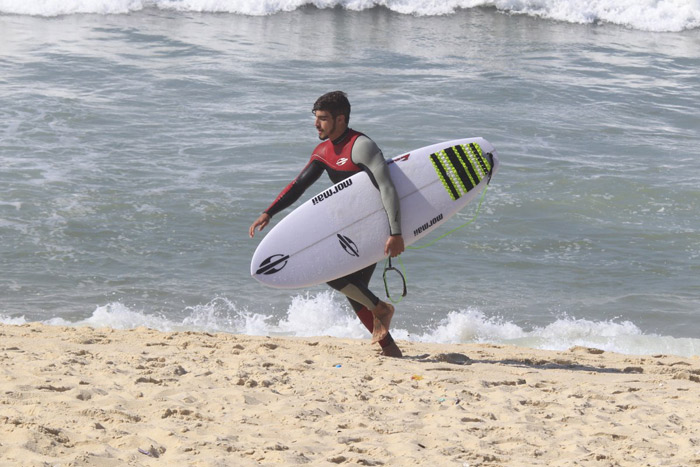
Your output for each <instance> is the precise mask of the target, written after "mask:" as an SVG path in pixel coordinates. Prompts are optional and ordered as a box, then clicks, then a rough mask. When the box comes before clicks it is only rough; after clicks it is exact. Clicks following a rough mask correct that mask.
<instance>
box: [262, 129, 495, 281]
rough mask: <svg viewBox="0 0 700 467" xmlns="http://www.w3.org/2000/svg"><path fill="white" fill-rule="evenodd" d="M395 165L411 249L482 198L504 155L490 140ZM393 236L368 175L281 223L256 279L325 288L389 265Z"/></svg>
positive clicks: (270, 236)
mask: <svg viewBox="0 0 700 467" xmlns="http://www.w3.org/2000/svg"><path fill="white" fill-rule="evenodd" d="M387 163H388V164H389V171H390V174H391V179H392V181H393V182H394V186H395V187H396V190H397V192H398V196H399V199H400V203H401V232H402V234H403V238H404V243H405V244H406V245H407V246H408V245H410V244H412V243H414V242H416V241H417V240H419V239H421V238H422V237H424V236H426V235H428V234H429V233H430V232H431V231H433V230H434V229H436V228H437V227H438V226H439V225H441V224H442V223H444V222H445V221H446V220H447V219H449V218H450V217H452V216H453V215H454V214H455V213H457V212H458V211H459V210H460V209H462V208H463V207H464V206H466V205H467V204H468V203H469V202H470V201H472V200H473V199H474V198H476V197H477V196H478V195H479V193H481V191H482V190H483V189H484V188H485V187H486V185H487V184H488V182H489V181H490V180H491V177H492V176H493V174H494V173H495V172H496V171H497V170H498V157H497V154H496V150H495V149H494V148H493V146H492V145H491V143H489V142H488V141H486V140H485V139H483V138H467V139H460V140H454V141H447V142H444V143H438V144H433V145H431V146H426V147H424V148H421V149H416V150H415V151H411V152H409V153H406V154H402V155H400V156H397V157H394V158H393V159H391V160H388V161H387ZM388 237H389V222H388V220H387V215H386V211H385V210H384V207H383V205H382V201H381V197H380V194H379V190H378V189H377V188H376V187H375V186H374V185H373V184H372V182H371V180H370V178H369V176H368V175H367V174H366V173H364V172H360V173H357V174H355V175H353V176H352V177H350V178H347V179H345V180H343V181H342V182H340V183H337V184H335V185H333V186H332V187H330V188H328V189H327V190H324V191H322V192H321V193H319V194H317V195H316V196H314V197H312V198H311V199H309V200H308V201H306V202H305V203H304V204H302V205H301V206H299V207H298V208H296V209H295V210H294V211H292V212H291V213H290V214H289V215H288V216H286V217H285V218H284V219H282V220H281V221H280V222H278V223H277V225H276V226H275V227H274V228H273V229H272V230H270V231H269V232H268V233H267V235H266V236H265V238H263V240H262V241H261V242H260V245H258V248H257V250H256V251H255V253H254V254H253V259H252V261H251V264H250V273H251V275H252V276H253V277H254V278H255V279H257V280H258V281H260V282H262V283H263V284H265V285H269V286H271V287H277V288H297V287H308V286H311V285H316V284H321V283H323V282H328V281H331V280H333V279H337V278H339V277H343V276H345V275H347V274H350V273H352V272H355V271H357V270H359V269H362V268H364V267H366V266H369V265H370V264H373V263H376V262H378V261H380V260H382V259H383V258H385V257H386V256H385V255H384V245H385V243H386V240H387V238H388Z"/></svg>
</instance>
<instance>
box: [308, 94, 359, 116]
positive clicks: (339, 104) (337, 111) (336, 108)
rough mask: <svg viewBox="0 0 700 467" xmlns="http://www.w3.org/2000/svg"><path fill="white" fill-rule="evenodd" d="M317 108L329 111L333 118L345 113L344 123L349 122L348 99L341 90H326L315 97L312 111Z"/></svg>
mask: <svg viewBox="0 0 700 467" xmlns="http://www.w3.org/2000/svg"><path fill="white" fill-rule="evenodd" d="M317 110H323V111H325V112H330V113H331V115H332V116H333V118H335V117H337V116H338V115H345V123H348V124H349V123H350V101H349V100H348V95H347V94H345V93H344V92H343V91H332V92H327V93H326V94H324V95H322V96H321V97H319V98H318V99H316V102H315V103H314V108H313V110H312V112H316V111H317Z"/></svg>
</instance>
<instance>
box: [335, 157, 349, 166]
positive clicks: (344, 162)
mask: <svg viewBox="0 0 700 467" xmlns="http://www.w3.org/2000/svg"><path fill="white" fill-rule="evenodd" d="M347 162H348V158H347V157H341V158H340V159H338V160H337V161H336V162H335V163H336V165H345V164H346V163H347Z"/></svg>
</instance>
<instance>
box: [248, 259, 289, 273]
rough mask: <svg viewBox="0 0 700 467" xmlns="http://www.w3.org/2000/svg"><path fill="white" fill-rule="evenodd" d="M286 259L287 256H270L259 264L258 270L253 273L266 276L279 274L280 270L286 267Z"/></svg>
mask: <svg viewBox="0 0 700 467" xmlns="http://www.w3.org/2000/svg"><path fill="white" fill-rule="evenodd" d="M288 259H289V255H279V254H277V255H272V256H270V257H269V258H266V259H264V260H263V262H262V263H260V266H258V270H257V271H255V274H265V275H266V276H269V275H270V274H274V273H276V272H280V271H281V270H282V268H284V267H285V266H286V265H287V260H288Z"/></svg>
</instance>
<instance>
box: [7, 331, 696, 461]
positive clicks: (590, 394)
mask: <svg viewBox="0 0 700 467" xmlns="http://www.w3.org/2000/svg"><path fill="white" fill-rule="evenodd" d="M400 346H401V347H402V348H403V351H404V354H405V356H406V357H405V358H403V359H392V358H388V357H382V356H380V355H379V354H378V352H377V347H376V346H372V345H370V344H369V340H345V339H336V338H330V337H322V338H308V339H299V338H276V337H252V336H240V335H231V334H208V333H194V332H174V333H164V332H158V331H153V330H149V329H144V328H140V329H134V330H125V331H121V330H113V329H93V328H87V327H82V328H75V327H58V326H45V325H41V324H26V325H20V326H11V325H0V368H1V370H0V465H2V466H14V465H17V466H20V465H21V466H44V465H50V466H54V465H59V466H82V465H98V466H124V465H130V466H138V465H144V466H155V465H159V466H163V465H168V466H180V465H181V466H218V465H221V466H246V465H294V464H310V465H336V464H350V465H356V464H359V465H398V466H404V465H405V466H410V465H431V466H433V465H436V466H449V465H456V466H480V465H481V466H500V465H513V466H526V465H542V466H570V465H586V466H597V465H601V466H603V465H605V466H608V465H622V466H645V465H670V466H689V465H700V413H699V411H698V407H699V406H700V359H698V358H681V357H675V356H668V355H654V356H644V357H639V356H626V355H619V354H613V353H610V352H602V351H599V350H596V349H590V348H582V347H576V348H572V349H570V350H568V351H563V352H553V351H540V350H532V349H525V348H518V347H509V346H497V345H480V344H464V345H436V344H422V343H413V342H400Z"/></svg>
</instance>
